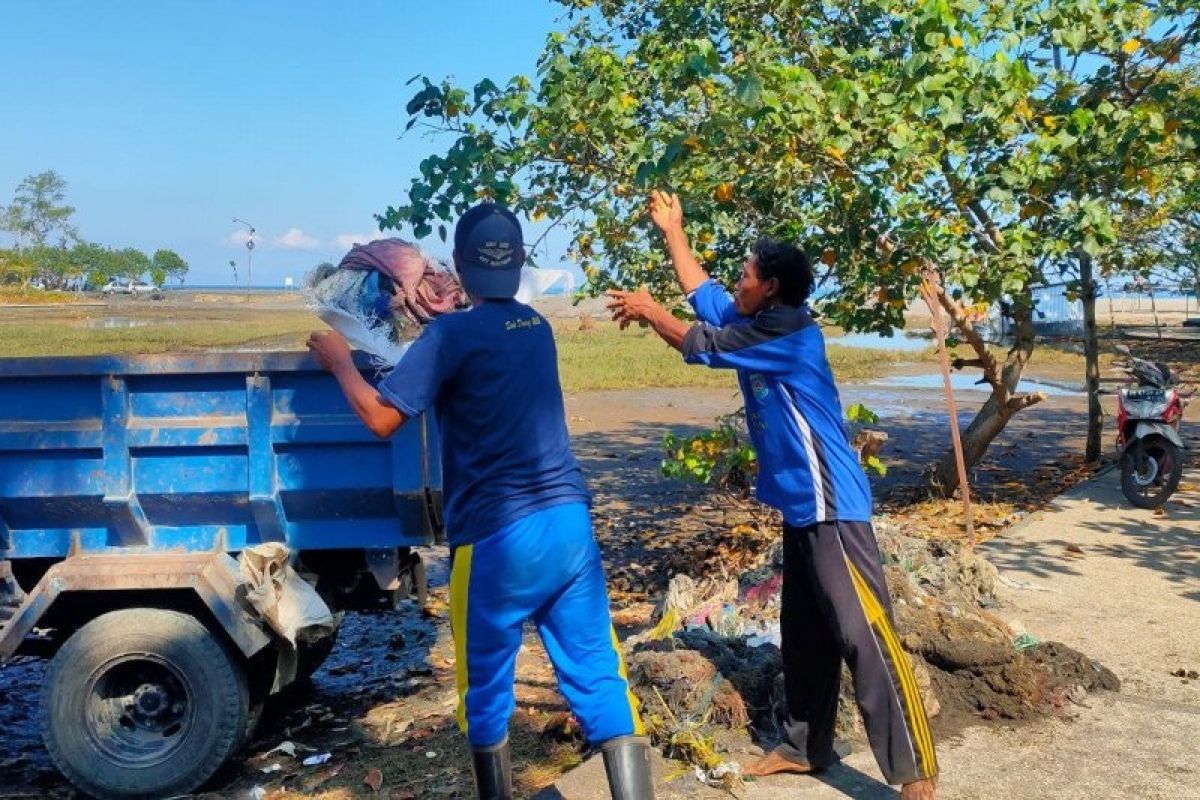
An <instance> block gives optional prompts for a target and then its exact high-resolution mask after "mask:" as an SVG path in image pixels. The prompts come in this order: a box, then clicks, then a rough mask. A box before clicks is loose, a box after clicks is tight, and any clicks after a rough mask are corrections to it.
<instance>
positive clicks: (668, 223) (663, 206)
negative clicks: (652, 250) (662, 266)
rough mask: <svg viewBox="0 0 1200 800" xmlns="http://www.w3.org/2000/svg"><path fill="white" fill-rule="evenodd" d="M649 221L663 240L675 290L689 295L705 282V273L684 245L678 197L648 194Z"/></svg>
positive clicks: (684, 237) (689, 247)
mask: <svg viewBox="0 0 1200 800" xmlns="http://www.w3.org/2000/svg"><path fill="white" fill-rule="evenodd" d="M650 219H651V220H652V221H653V222H654V225H655V227H657V228H658V229H659V230H660V231H662V234H663V237H664V238H665V239H666V241H667V253H668V254H669V255H670V256H671V265H672V266H673V267H674V268H675V278H676V280H678V281H679V288H680V289H682V290H683V292H684V294H691V293H692V292H694V291H696V289H697V288H698V287H699V286H700V284H702V283H704V282H705V281H707V280H708V273H707V272H706V271H705V270H704V267H702V266H700V262H699V260H697V259H696V256H695V254H693V253H692V248H691V245H689V244H688V239H687V234H686V233H684V231H683V205H682V204H681V203H680V202H679V198H678V197H677V196H675V195H673V194H668V193H667V192H660V191H654V192H652V193H651V195H650Z"/></svg>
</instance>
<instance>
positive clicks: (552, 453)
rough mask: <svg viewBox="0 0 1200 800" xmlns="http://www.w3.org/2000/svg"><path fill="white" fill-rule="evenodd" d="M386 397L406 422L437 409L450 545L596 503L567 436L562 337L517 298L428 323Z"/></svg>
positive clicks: (389, 380)
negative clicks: (545, 512)
mask: <svg viewBox="0 0 1200 800" xmlns="http://www.w3.org/2000/svg"><path fill="white" fill-rule="evenodd" d="M378 388H379V394H380V395H381V396H382V397H383V398H384V399H385V400H387V401H388V402H389V403H391V404H392V405H394V406H395V407H396V408H398V409H399V410H400V411H401V412H403V413H404V414H405V416H409V417H414V416H416V415H418V414H420V413H422V412H424V411H425V410H427V409H429V408H432V409H433V412H434V414H435V415H436V417H437V422H438V428H439V430H440V432H441V441H442V491H443V492H444V495H445V519H446V535H447V539H448V540H449V542H450V545H451V546H455V547H456V546H458V545H463V544H470V543H472V542H476V541H479V540H480V539H482V538H484V537H485V536H488V535H489V534H491V533H494V532H495V531H497V530H499V529H500V528H502V527H504V526H505V525H508V524H509V523H512V522H515V521H517V520H519V519H521V518H522V517H524V516H526V515H528V514H531V513H533V512H534V511H540V510H541V509H544V508H549V507H550V506H555V505H561V504H563V503H579V502H583V503H590V498H589V496H588V493H587V489H586V487H585V486H584V483H583V473H582V472H581V471H580V469H579V462H577V461H576V460H575V455H574V453H572V452H571V442H570V438H569V437H568V435H567V420H566V413H565V411H564V409H563V398H562V388H561V387H560V386H559V383H558V359H557V356H556V352H555V348H554V335H553V333H552V332H551V330H550V323H548V322H547V321H546V320H545V319H544V318H543V317H542V316H541V315H540V314H538V313H537V312H536V311H534V310H533V309H532V308H530V307H529V306H526V305H524V304H522V303H518V302H517V301H516V300H489V301H487V302H485V303H483V304H482V305H480V306H477V307H475V308H472V309H470V310H469V311H460V312H457V313H453V314H445V315H443V316H440V317H438V318H437V319H435V320H433V321H432V322H430V323H429V324H428V325H427V326H426V327H425V330H424V331H423V332H422V333H421V335H420V337H418V338H417V340H416V341H415V342H413V343H412V346H411V347H409V349H408V352H406V353H405V354H404V357H403V358H401V359H400V363H399V364H398V365H397V366H396V369H395V370H393V371H392V373H391V374H390V375H388V376H387V377H386V378H384V380H383V381H382V382H381V383H380V384H379V387H378Z"/></svg>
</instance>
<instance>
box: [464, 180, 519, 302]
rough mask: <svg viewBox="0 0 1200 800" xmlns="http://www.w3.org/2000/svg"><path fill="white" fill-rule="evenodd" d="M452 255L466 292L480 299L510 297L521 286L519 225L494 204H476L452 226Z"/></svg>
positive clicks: (513, 218)
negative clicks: (455, 258) (454, 254)
mask: <svg viewBox="0 0 1200 800" xmlns="http://www.w3.org/2000/svg"><path fill="white" fill-rule="evenodd" d="M454 252H455V253H456V254H457V256H458V258H457V262H456V263H457V267H458V274H459V277H460V278H462V282H463V286H464V287H466V290H467V293H468V294H471V295H474V296H475V297H479V298H484V299H500V298H508V297H513V296H514V295H516V293H517V288H518V287H519V286H520V283H521V265H522V264H524V263H525V240H524V237H523V236H522V234H521V223H520V221H519V220H518V219H517V217H516V215H514V214H513V213H512V212H511V211H509V210H508V209H507V208H504V207H503V206H498V205H496V204H495V203H480V204H479V205H477V206H474V207H472V208H470V209H467V212H466V213H465V214H463V215H462V217H460V218H459V220H458V224H457V225H456V226H455V227H454Z"/></svg>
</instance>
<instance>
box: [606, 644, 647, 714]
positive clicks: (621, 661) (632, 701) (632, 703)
mask: <svg viewBox="0 0 1200 800" xmlns="http://www.w3.org/2000/svg"><path fill="white" fill-rule="evenodd" d="M608 629H609V631H611V632H612V646H613V652H615V653H616V654H617V674H618V675H620V676H621V680H623V681H625V697H626V698H627V699H628V700H629V715H630V717H631V718H632V719H633V735H634V736H644V735H645V733H646V728H645V726H644V725H642V714H641V711H640V710H639V709H640V708H641V704H640V703H638V699H637V697H636V696H635V695H634V694H633V690H632V689H630V688H629V672H628V671H627V670H626V669H625V657H624V656H623V655H621V642H620V640H618V639H617V629H616V628H614V627H612V626H611V625H610V626H609V628H608Z"/></svg>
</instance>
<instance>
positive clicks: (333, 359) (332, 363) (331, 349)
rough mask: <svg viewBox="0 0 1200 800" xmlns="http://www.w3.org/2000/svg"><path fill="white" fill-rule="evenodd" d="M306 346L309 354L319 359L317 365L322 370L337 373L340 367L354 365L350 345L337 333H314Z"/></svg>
mask: <svg viewBox="0 0 1200 800" xmlns="http://www.w3.org/2000/svg"><path fill="white" fill-rule="evenodd" d="M305 344H306V345H307V346H308V349H309V352H311V353H312V354H313V355H314V356H316V357H317V363H318V364H320V365H321V368H322V369H327V370H329V371H330V372H335V371H337V369H338V368H339V367H344V366H346V365H347V364H349V365H350V366H353V365H354V359H353V357H352V356H351V355H350V345H349V344H348V343H347V342H346V339H345V337H343V336H342V335H341V334H340V333H338V332H337V331H334V330H328V331H313V332H312V333H311V334H309V336H308V341H307V342H305Z"/></svg>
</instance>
